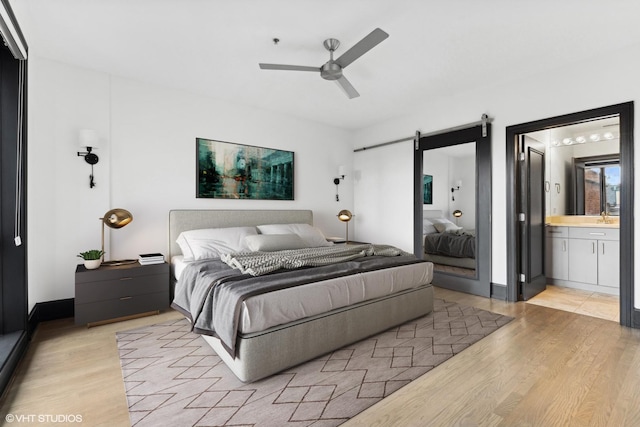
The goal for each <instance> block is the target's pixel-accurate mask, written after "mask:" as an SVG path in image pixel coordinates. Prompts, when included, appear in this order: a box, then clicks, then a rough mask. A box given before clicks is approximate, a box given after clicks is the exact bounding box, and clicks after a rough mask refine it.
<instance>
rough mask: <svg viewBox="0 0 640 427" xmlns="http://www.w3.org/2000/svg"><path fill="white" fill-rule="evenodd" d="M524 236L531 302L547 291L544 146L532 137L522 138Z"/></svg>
mask: <svg viewBox="0 0 640 427" xmlns="http://www.w3.org/2000/svg"><path fill="white" fill-rule="evenodd" d="M520 153H521V154H520V156H521V157H520V164H521V168H520V183H521V191H520V194H521V199H520V205H521V206H520V209H521V210H520V214H519V216H520V218H519V220H520V233H521V239H520V241H521V244H522V248H521V254H522V259H521V260H520V262H521V270H520V271H521V272H522V276H521V277H520V282H521V283H522V298H523V299H524V300H528V299H531V298H532V297H534V296H535V295H537V294H539V293H540V292H542V291H544V290H545V289H546V287H547V278H546V277H545V275H544V259H545V256H544V253H545V232H544V222H545V219H544V215H545V209H544V208H545V206H544V155H545V147H544V144H542V143H540V142H538V141H536V140H535V139H532V138H530V137H528V136H523V137H522V151H521V152H520Z"/></svg>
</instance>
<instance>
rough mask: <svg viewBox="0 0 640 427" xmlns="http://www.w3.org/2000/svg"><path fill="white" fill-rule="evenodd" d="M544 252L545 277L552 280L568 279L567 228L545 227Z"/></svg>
mask: <svg viewBox="0 0 640 427" xmlns="http://www.w3.org/2000/svg"><path fill="white" fill-rule="evenodd" d="M545 232H546V244H547V250H546V251H545V261H546V262H545V275H546V276H547V277H552V278H554V279H560V280H568V279H569V239H568V238H569V231H568V227H552V226H547V227H546V228H545Z"/></svg>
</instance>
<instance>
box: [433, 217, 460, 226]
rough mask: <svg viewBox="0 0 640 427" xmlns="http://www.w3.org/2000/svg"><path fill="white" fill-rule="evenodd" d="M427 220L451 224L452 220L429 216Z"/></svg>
mask: <svg viewBox="0 0 640 427" xmlns="http://www.w3.org/2000/svg"><path fill="white" fill-rule="evenodd" d="M429 221H431V222H432V223H434V224H453V222H451V221H449V220H448V219H446V218H429ZM454 225H455V224H454Z"/></svg>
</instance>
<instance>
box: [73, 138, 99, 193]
mask: <svg viewBox="0 0 640 427" xmlns="http://www.w3.org/2000/svg"><path fill="white" fill-rule="evenodd" d="M79 139H80V147H83V148H85V149H86V151H78V156H80V157H84V161H85V162H87V163H89V164H90V165H91V175H89V188H93V187H95V186H96V184H95V183H94V182H93V165H95V164H96V163H98V161H99V160H100V159H99V158H98V155H97V154H95V153H93V152H92V151H93V150H94V149H96V148H98V134H97V133H96V131H95V130H92V129H81V130H80V135H79Z"/></svg>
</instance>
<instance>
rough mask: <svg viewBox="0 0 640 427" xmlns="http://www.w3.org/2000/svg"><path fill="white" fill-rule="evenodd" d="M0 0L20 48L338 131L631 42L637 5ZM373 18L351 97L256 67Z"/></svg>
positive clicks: (345, 38) (350, 35)
mask: <svg viewBox="0 0 640 427" xmlns="http://www.w3.org/2000/svg"><path fill="white" fill-rule="evenodd" d="M10 2H11V4H12V7H13V9H14V11H15V13H16V15H17V17H18V20H19V23H20V25H21V27H22V29H23V32H24V33H25V36H26V38H27V43H28V44H29V47H30V52H31V54H32V55H35V56H40V57H46V58H51V59H55V60H58V61H61V62H65V63H70V64H74V65H77V66H80V67H86V68H90V69H95V70H99V71H104V72H107V73H110V74H113V75H117V76H123V77H127V78H131V79H135V80H139V81H145V82H149V83H152V84H158V85H162V86H165V87H171V88H177V89H181V90H186V91H189V92H193V93H197V94H201V95H205V96H209V97H213V98H216V99H220V100H223V101H227V102H232V103H237V104H241V105H248V106H255V107H258V108H262V109H268V110H272V111H276V112H279V113H284V114H288V115H293V116H297V117H301V118H305V119H310V120H313V121H317V122H321V123H325V124H329V125H332V126H335V127H339V128H344V129H360V128H364V127H367V126H370V125H372V124H374V123H378V122H380V121H383V120H386V119H389V118H393V117H395V116H402V115H405V114H408V113H410V112H411V111H413V110H414V109H415V108H417V107H419V106H421V105H425V104H428V103H430V102H435V101H434V100H436V99H437V98H439V97H446V96H450V95H452V94H462V93H464V92H465V91H468V90H472V89H474V88H477V87H480V86H491V85H494V84H497V83H500V82H504V81H508V80H512V79H514V78H521V77H524V76H528V75H535V74H537V73H541V72H545V71H548V70H552V69H557V68H562V67H565V66H568V65H569V64H573V63H576V62H578V61H582V60H585V59H589V58H597V59H598V60H599V61H606V58H607V55H608V54H609V53H610V52H612V51H614V50H616V49H618V48H624V47H628V46H630V45H635V44H639V43H640V25H637V22H636V21H637V17H638V16H639V14H640V4H638V3H637V0H607V1H606V2H605V1H591V2H586V1H584V0H562V1H557V0H527V1H525V0H522V1H514V0H485V1H478V0H455V1H435V0H393V1H391V0H349V1H345V0H323V1H318V0H10ZM376 27H379V28H381V29H383V30H384V31H386V32H387V33H389V38H388V39H387V40H385V41H383V42H382V43H380V44H379V45H378V46H376V47H375V48H374V49H373V50H371V51H370V52H368V53H367V54H365V55H364V56H362V57H361V58H360V59H358V60H357V61H356V62H354V63H353V64H351V65H350V66H348V67H347V68H346V69H345V76H346V77H347V78H348V79H349V81H350V82H351V83H352V84H353V86H354V87H355V88H356V89H357V90H358V92H359V93H360V95H361V96H360V97H358V98H354V99H348V98H347V97H346V96H345V95H344V93H343V92H342V91H341V90H340V89H339V88H338V86H337V85H336V84H335V83H334V82H330V81H325V80H323V79H322V78H320V76H319V75H315V74H314V73H311V72H295V71H273V70H260V69H259V68H258V63H259V62H267V63H283V64H293V65H307V66H318V67H320V66H321V65H322V64H323V63H324V62H326V61H327V60H328V52H327V51H326V50H325V48H324V47H323V45H322V42H323V41H324V40H325V39H327V38H337V39H339V40H340V42H341V46H340V48H339V50H338V51H337V52H336V57H337V56H339V55H340V54H341V52H344V51H346V49H348V48H349V47H351V46H352V45H353V44H355V43H356V42H357V41H358V40H360V39H361V38H363V37H364V36H366V35H367V34H368V33H369V32H371V31H372V30H373V29H374V28H376ZM276 37H277V38H279V39H280V42H279V43H278V44H277V45H275V44H274V43H273V41H272V40H273V38H276Z"/></svg>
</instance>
